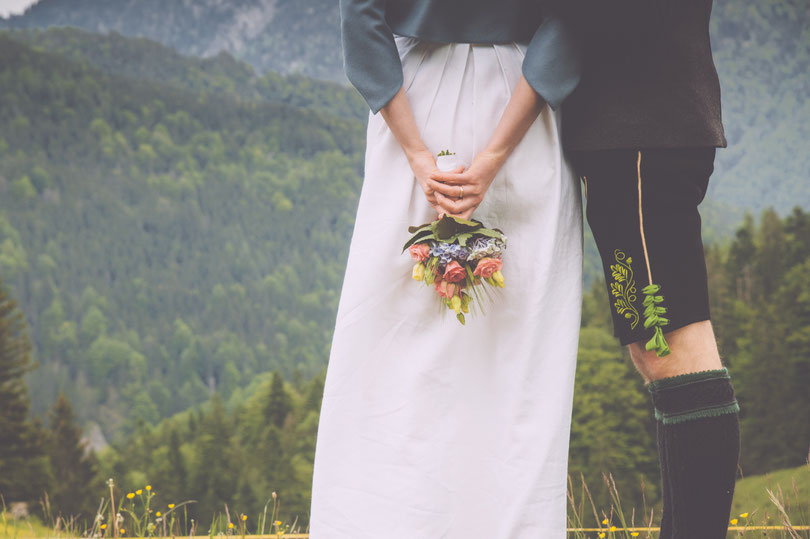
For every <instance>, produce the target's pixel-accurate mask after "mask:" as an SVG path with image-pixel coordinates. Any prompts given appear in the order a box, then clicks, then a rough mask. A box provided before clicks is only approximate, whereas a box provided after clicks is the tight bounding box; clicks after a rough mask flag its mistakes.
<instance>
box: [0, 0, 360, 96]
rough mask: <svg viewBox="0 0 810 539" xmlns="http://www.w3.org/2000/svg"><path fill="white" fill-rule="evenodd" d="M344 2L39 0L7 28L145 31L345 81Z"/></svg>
mask: <svg viewBox="0 0 810 539" xmlns="http://www.w3.org/2000/svg"><path fill="white" fill-rule="evenodd" d="M339 20H340V17H339V14H338V1H337V0H76V1H74V2H71V3H70V4H65V3H64V2H61V1H60V0H40V1H39V2H37V3H36V4H34V5H32V6H31V7H30V8H28V9H27V10H26V11H25V13H23V14H22V15H15V16H12V17H9V18H8V19H2V18H0V28H46V27H49V26H74V27H77V28H82V29H84V30H88V31H91V32H100V33H107V32H110V31H114V32H118V33H120V34H123V35H125V36H132V37H146V38H149V39H152V40H155V41H159V42H161V43H164V44H166V45H169V46H171V47H173V48H175V49H177V50H178V51H179V52H181V53H184V54H190V55H196V56H203V57H209V56H215V55H216V54H218V53H219V52H221V51H226V52H228V53H230V54H231V55H233V56H234V57H236V58H239V59H241V60H245V61H247V62H248V63H250V64H252V65H253V66H254V67H255V68H256V69H257V70H258V71H259V72H265V71H270V70H272V71H279V72H282V73H294V72H300V73H302V74H305V75H309V76H312V77H315V78H320V79H326V80H334V81H340V82H343V81H344V80H345V79H344V76H343V68H342V61H341V56H340V27H339Z"/></svg>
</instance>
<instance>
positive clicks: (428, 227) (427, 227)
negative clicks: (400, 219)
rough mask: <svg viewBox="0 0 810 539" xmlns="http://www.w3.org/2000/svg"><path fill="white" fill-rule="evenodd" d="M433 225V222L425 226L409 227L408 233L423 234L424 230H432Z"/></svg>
mask: <svg viewBox="0 0 810 539" xmlns="http://www.w3.org/2000/svg"><path fill="white" fill-rule="evenodd" d="M432 224H433V222H430V223H425V224H424V225H419V226H409V227H408V232H410V233H411V234H416V233H417V232H421V231H422V230H428V229H430V225H432Z"/></svg>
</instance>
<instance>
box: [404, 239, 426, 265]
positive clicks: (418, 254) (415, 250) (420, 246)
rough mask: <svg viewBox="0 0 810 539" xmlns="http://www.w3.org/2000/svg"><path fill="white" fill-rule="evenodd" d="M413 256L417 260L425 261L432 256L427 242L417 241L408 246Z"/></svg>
mask: <svg viewBox="0 0 810 539" xmlns="http://www.w3.org/2000/svg"><path fill="white" fill-rule="evenodd" d="M408 251H409V252H410V253H411V257H412V258H413V259H414V260H416V261H417V262H424V261H425V260H427V259H428V258H429V257H430V247H429V246H428V245H427V244H426V243H416V244H414V245H411V246H410V247H408Z"/></svg>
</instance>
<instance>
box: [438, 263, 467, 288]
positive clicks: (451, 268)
mask: <svg viewBox="0 0 810 539" xmlns="http://www.w3.org/2000/svg"><path fill="white" fill-rule="evenodd" d="M443 277H444V279H445V280H446V281H450V282H451V283H457V282H459V281H463V280H464V278H465V277H467V270H465V269H464V266H462V265H461V264H459V263H458V261H456V260H451V261H450V263H449V264H447V267H445V268H444V276H443Z"/></svg>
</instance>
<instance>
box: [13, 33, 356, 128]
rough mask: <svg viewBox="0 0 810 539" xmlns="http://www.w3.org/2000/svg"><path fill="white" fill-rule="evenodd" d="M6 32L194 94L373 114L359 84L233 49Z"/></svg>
mask: <svg viewBox="0 0 810 539" xmlns="http://www.w3.org/2000/svg"><path fill="white" fill-rule="evenodd" d="M6 32H8V35H9V37H11V38H12V39H14V40H15V41H20V42H22V43H25V44H26V45H28V46H30V47H31V48H33V49H35V50H39V51H44V52H52V53H56V54H59V55H61V56H65V57H67V58H69V59H70V60H71V61H73V62H76V63H84V64H88V65H90V66H92V67H94V68H96V69H98V70H99V71H102V72H104V73H108V74H112V75H120V76H123V77H127V78H133V79H137V80H139V81H153V82H157V83H161V84H168V85H171V86H173V87H176V88H181V89H183V90H186V91H188V92H192V93H202V94H208V95H217V96H222V97H229V98H233V99H236V100H247V101H266V102H269V103H285V104H288V105H293V106H296V107H301V108H310V109H315V110H319V111H322V112H327V113H329V114H331V115H339V116H345V117H351V118H358V119H361V120H365V119H366V118H367V117H368V106H367V105H366V103H365V101H363V99H362V98H361V97H360V94H358V93H357V92H356V91H355V90H354V89H353V88H349V87H347V86H344V85H341V84H338V83H335V82H327V81H321V80H316V79H312V78H309V77H305V76H302V75H296V74H292V75H281V74H278V73H276V72H269V73H266V74H263V75H260V74H258V73H257V72H256V70H255V69H254V68H253V67H251V65H250V64H247V63H245V62H243V61H239V60H236V59H234V58H233V56H231V55H230V54H228V53H227V52H221V53H219V54H217V55H216V56H214V57H210V58H198V57H194V56H185V55H182V54H180V53H178V52H177V51H175V50H174V49H172V48H170V47H167V46H165V45H161V44H160V43H158V42H156V41H151V40H149V39H145V38H130V37H125V36H123V35H121V34H118V33H115V32H110V33H108V34H96V33H92V32H87V31H84V30H79V29H77V28H72V27H64V28H61V27H56V28H49V29H47V30H41V29H36V28H33V29H27V30H7V31H6Z"/></svg>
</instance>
